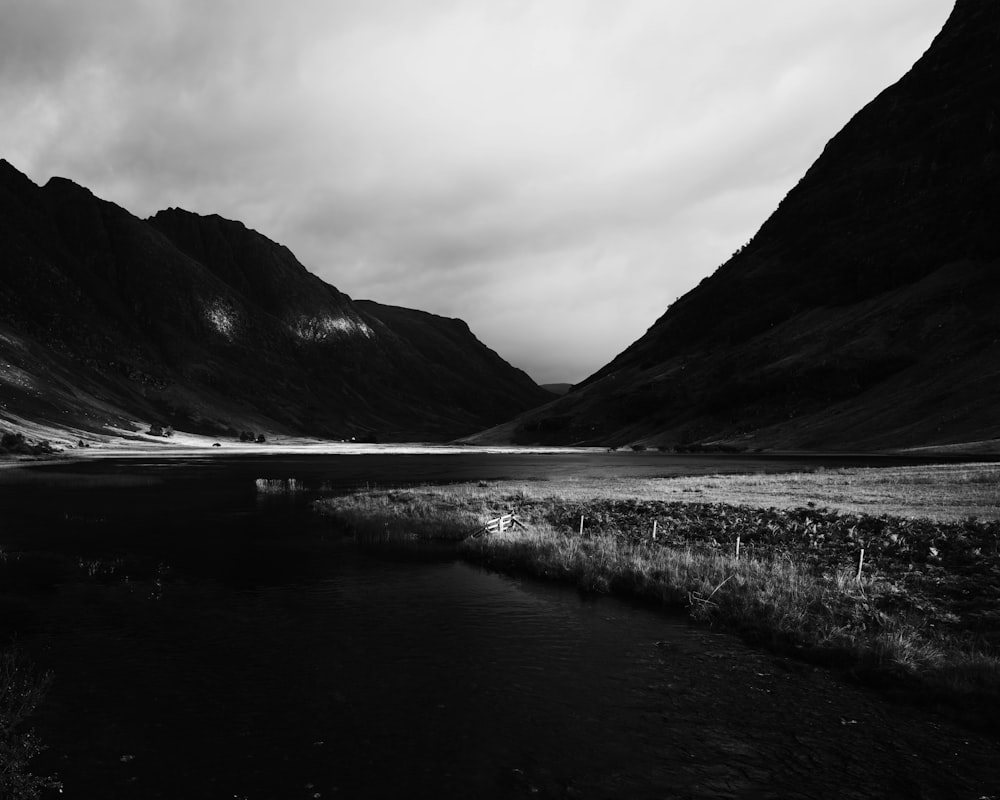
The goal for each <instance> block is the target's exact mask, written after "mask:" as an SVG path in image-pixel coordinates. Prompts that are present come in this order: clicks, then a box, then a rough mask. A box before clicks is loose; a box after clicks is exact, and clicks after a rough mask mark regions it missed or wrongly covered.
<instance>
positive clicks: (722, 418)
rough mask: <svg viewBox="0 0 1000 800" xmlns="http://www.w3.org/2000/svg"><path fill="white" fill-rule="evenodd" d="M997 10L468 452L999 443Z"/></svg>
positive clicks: (982, 16)
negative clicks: (484, 445) (490, 443)
mask: <svg viewBox="0 0 1000 800" xmlns="http://www.w3.org/2000/svg"><path fill="white" fill-rule="evenodd" d="M998 54H1000V3H997V2H995V0H958V2H957V4H956V6H955V8H954V10H953V12H952V15H951V17H950V18H949V20H948V22H947V23H946V25H945V27H944V29H943V30H942V31H941V33H940V34H939V35H938V36H937V37H936V39H935V40H934V42H933V44H932V45H931V47H930V48H929V49H928V51H927V52H926V53H925V54H924V56H923V57H922V58H921V59H920V60H919V61H918V62H917V64H916V65H914V67H913V68H912V69H911V70H910V72H909V73H908V74H907V75H905V76H904V77H903V78H902V79H901V80H900V81H899V82H898V83H896V84H895V85H894V86H892V87H890V88H888V89H886V90H885V91H884V92H882V93H881V94H880V95H879V96H878V97H877V98H876V99H875V100H874V101H873V102H871V103H870V104H869V105H867V106H866V107H865V108H864V109H862V110H861V111H860V112H859V113H858V114H857V115H856V116H855V117H854V118H853V119H852V120H851V121H850V122H849V123H848V124H847V126H846V127H845V128H844V129H843V130H842V131H840V133H838V134H837V135H836V136H835V137H834V138H833V139H832V140H831V141H830V142H829V144H828V145H827V146H826V149H825V150H824V152H823V153H822V155H821V156H820V158H819V159H818V160H817V161H816V163H815V164H813V166H812V167H811V168H810V169H809V170H808V172H807V173H806V175H805V176H804V177H803V178H802V180H801V181H800V182H799V184H798V185H797V186H796V187H795V188H794V189H793V190H792V191H790V192H789V193H788V195H787V196H786V197H785V199H784V200H783V201H782V202H781V204H780V205H779V206H778V208H777V210H776V211H775V212H774V213H773V215H772V216H771V217H770V219H768V220H767V221H766V222H765V223H764V225H763V226H762V227H761V228H760V230H759V231H758V233H757V234H756V236H754V238H753V240H752V241H751V242H749V243H748V244H747V245H746V246H745V247H744V248H741V250H740V251H739V252H738V253H736V254H735V255H734V256H733V257H732V258H731V259H730V260H729V261H728V262H726V263H725V264H723V265H722V266H721V267H720V268H719V269H718V270H717V271H716V272H715V274H713V275H712V276H711V277H710V278H707V279H706V280H704V281H702V283H701V284H700V285H699V286H698V287H697V288H695V289H694V290H692V291H691V292H689V293H688V294H686V295H685V296H683V297H682V298H680V299H679V300H678V301H677V302H675V303H674V304H673V305H672V306H671V307H670V308H669V309H668V310H667V311H666V313H665V314H664V315H663V316H662V317H661V318H660V319H658V320H657V321H656V322H655V324H654V325H653V326H652V327H651V328H650V329H649V330H648V331H647V332H646V334H645V335H644V336H643V337H642V338H640V339H639V340H638V341H637V342H635V343H634V344H633V345H631V346H630V347H629V348H627V349H626V350H625V351H624V352H623V353H621V354H620V355H619V356H618V357H616V358H615V359H614V360H613V361H612V362H611V363H610V364H608V365H607V366H605V367H604V368H602V369H601V370H599V371H598V372H597V373H595V374H594V375H592V376H591V377H589V378H588V379H587V380H586V381H584V382H583V383H581V384H578V385H577V386H576V387H574V389H573V391H571V392H570V393H569V394H568V395H567V396H566V397H564V398H562V399H560V400H558V401H555V402H551V403H549V404H547V405H546V406H544V407H542V408H540V409H538V410H535V411H531V412H529V413H527V414H525V415H523V416H521V417H519V418H517V419H516V420H514V421H513V422H511V423H508V424H506V425H504V426H501V427H500V428H497V429H495V430H492V431H488V432H486V433H484V434H483V435H481V436H480V437H478V440H479V441H483V440H504V441H507V440H513V441H517V442H548V443H594V444H615V445H617V444H627V443H644V444H656V445H678V444H679V445H687V444H692V443H694V444H712V443H720V442H722V443H730V444H739V445H745V446H753V447H756V446H763V447H799V448H837V449H842V448H886V447H900V446H910V445H924V444H945V443H951V442H962V441H972V440H976V439H988V438H994V437H1000V314H998V312H997V309H998V308H1000V58H998Z"/></svg>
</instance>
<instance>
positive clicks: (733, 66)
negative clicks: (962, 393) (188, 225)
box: [0, 0, 952, 381]
mask: <svg viewBox="0 0 1000 800" xmlns="http://www.w3.org/2000/svg"><path fill="white" fill-rule="evenodd" d="M951 5H952V3H951V0H878V2H872V0H814V2H810V3H789V2H786V1H783V0H759V2H755V3H747V2H744V1H743V0H718V1H717V2H713V3H704V2H699V1H698V0H676V2H670V3H664V2H662V0H630V2H625V3H607V2H603V0H531V1H529V0H426V1H425V0H422V1H421V2H420V3H413V2H409V1H408V0H297V1H294V2H288V3H284V4H281V6H280V7H277V6H275V5H274V4H273V3H270V2H267V3H265V2H263V0H240V1H239V2H237V0H218V1H216V2H212V3H203V2H197V1H196V0H174V1H173V2H170V1H169V0H164V1H163V2H154V1H153V0H142V1H141V2H140V1H136V2H128V1H127V0H88V2H86V3H81V2H76V1H75V0H0V19H2V20H3V25H2V27H0V113H2V115H3V119H4V125H3V126H2V127H0V156H2V157H5V158H7V159H8V160H9V161H11V162H12V163H13V164H14V165H15V166H17V167H18V168H19V169H21V170H22V171H25V172H27V173H28V174H29V176H30V177H32V178H33V179H34V180H36V181H39V182H42V181H44V180H46V179H47V178H48V177H50V176H52V175H62V176H65V177H69V178H71V179H73V180H75V181H77V182H79V183H82V184H84V185H86V186H88V187H89V188H91V189H92V190H93V191H94V192H95V193H96V194H98V195H99V196H102V197H105V198H106V199H109V200H113V201H115V202H117V203H120V204H121V205H123V206H125V207H126V208H129V209H130V210H132V211H133V212H134V213H137V214H139V215H142V216H146V215H149V214H152V213H154V212H155V211H156V210H158V209H160V208H165V207H168V206H181V207H184V208H187V209H189V210H192V211H197V212H200V213H220V214H222V215H224V216H227V217H230V218H235V219H240V220H242V221H244V222H246V223H247V224H248V225H250V226H251V227H254V228H256V229H257V230H259V231H261V232H262V233H265V234H266V235H268V236H270V237H271V238H273V239H275V240H277V241H280V242H282V243H283V244H286V245H288V246H289V247H290V248H291V249H292V250H293V251H294V252H295V253H296V255H297V256H298V257H299V258H300V260H301V261H302V262H303V263H304V264H305V265H306V266H307V267H308V268H309V269H310V270H312V271H313V272H315V273H317V274H319V275H320V276H321V277H323V278H324V279H326V280H327V281H329V282H330V283H333V284H334V285H336V286H337V287H338V288H340V289H341V290H343V291H345V292H347V293H349V294H351V295H352V296H355V297H369V298H371V299H375V300H379V301H380V302H385V303H392V304H397V305H406V306H411V307H417V308H422V309H424V310H427V311H432V312H435V313H440V314H444V315H447V316H460V317H463V318H464V319H466V320H467V321H468V322H469V323H470V325H471V327H472V329H473V331H474V332H475V333H476V334H477V335H479V337H480V338H482V339H483V340H484V341H485V342H486V343H487V344H489V345H490V346H491V347H493V348H494V349H496V350H498V351H499V352H500V353H501V355H503V356H504V357H505V358H507V359H508V360H510V361H511V362H513V363H514V364H516V365H518V366H520V367H523V368H524V369H526V370H527V371H528V372H529V373H530V374H532V376H533V377H535V378H536V379H538V380H540V381H558V380H570V381H576V380H580V379H582V378H583V377H585V376H586V375H587V374H589V373H590V372H592V371H594V370H596V369H597V368H599V367H600V366H602V365H603V364H604V363H605V362H607V361H608V360H610V359H611V358H612V357H613V356H614V355H615V354H617V353H618V352H619V351H621V350H622V349H623V348H624V347H626V346H627V345H628V344H629V343H631V342H632V341H633V340H634V339H636V338H637V337H638V336H640V335H641V334H642V333H643V332H644V331H645V330H646V328H647V327H648V326H649V325H650V324H652V322H653V321H654V320H655V319H656V318H657V317H658V316H659V315H660V314H661V313H662V312H663V311H664V309H665V308H666V306H667V305H668V304H669V303H670V302H671V301H672V300H673V299H674V298H676V297H677V296H678V295H680V294H682V293H684V292H685V291H687V290H688V289H690V288H691V287H693V286H694V285H695V284H697V283H698V281H699V280H700V279H701V278H703V277H704V276H705V275H707V274H709V273H710V272H711V271H712V270H713V269H714V268H715V267H716V266H718V265H719V264H720V263H721V262H722V261H723V260H724V259H725V258H726V257H727V256H728V255H729V254H730V253H731V252H732V251H733V250H735V249H736V248H737V247H739V246H740V245H741V244H743V243H744V242H745V241H746V240H747V239H749V238H750V236H751V235H752V234H753V233H754V231H755V230H756V228H757V227H758V226H759V225H760V224H761V223H762V222H763V221H764V219H765V218H766V217H767V216H768V214H769V213H770V212H771V211H772V210H773V208H774V207H775V206H776V205H777V202H778V201H779V200H780V199H781V197H782V196H783V195H784V194H785V192H787V191H788V189H789V188H791V186H793V185H794V183H795V182H796V181H797V180H798V178H799V177H800V176H801V175H802V173H803V172H804V171H805V169H806V168H807V167H808V166H809V164H810V163H811V162H812V161H813V160H814V159H815V157H816V156H817V155H818V154H819V152H820V151H821V149H822V147H823V145H824V144H825V142H826V141H827V140H828V139H829V138H830V137H831V136H832V135H833V134H834V133H835V132H836V131H837V130H838V129H839V128H840V127H841V126H842V125H843V124H844V123H845V122H846V121H847V120H848V119H849V118H850V116H851V115H852V114H853V113H854V112H855V111H857V110H858V109H859V108H860V107H861V106H862V105H863V104H865V103H866V102H868V101H869V100H870V99H872V98H873V97H874V96H875V95H876V94H877V93H878V92H879V91H880V90H881V89H882V88H884V87H885V86H886V85H888V84H889V83H891V82H893V81H894V80H896V79H897V78H899V77H900V76H901V75H902V74H903V73H904V72H905V71H906V70H907V69H908V68H909V66H910V65H911V64H912V63H913V62H914V61H915V60H916V59H917V57H919V55H920V54H921V53H922V52H923V50H925V49H926V47H927V46H928V45H929V43H930V41H931V39H932V38H933V36H934V34H935V33H936V32H937V31H938V30H939V29H940V27H941V25H942V24H943V22H944V20H945V19H946V17H947V15H948V13H949V11H950V9H951Z"/></svg>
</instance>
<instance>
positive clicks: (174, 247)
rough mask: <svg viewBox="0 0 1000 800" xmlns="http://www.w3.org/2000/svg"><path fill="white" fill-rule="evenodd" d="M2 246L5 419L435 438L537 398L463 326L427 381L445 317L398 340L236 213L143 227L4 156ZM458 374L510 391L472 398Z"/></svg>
mask: <svg viewBox="0 0 1000 800" xmlns="http://www.w3.org/2000/svg"><path fill="white" fill-rule="evenodd" d="M0 253H2V254H3V258H2V260H0V366H2V369H0V393H2V394H0V416H7V417H9V418H13V417H22V418H25V419H29V420H35V421H44V422H47V423H49V424H55V425H59V424H64V425H66V426H75V427H82V428H85V429H92V430H95V429H99V428H100V427H101V426H103V425H106V424H114V425H127V422H128V420H132V419H147V420H161V421H163V422H166V423H170V424H173V425H174V426H175V427H183V428H188V429H195V430H212V431H219V430H225V429H227V428H236V429H242V428H253V429H261V428H263V429H266V430H271V431H283V432H297V433H313V434H326V435H333V436H350V435H360V434H367V433H370V432H376V433H377V435H379V437H380V438H391V439H411V438H435V439H440V438H450V437H453V436H454V435H457V434H460V433H463V432H468V431H469V430H473V429H475V428H477V427H482V425H483V424H489V423H490V422H496V421H498V420H500V419H503V418H504V417H507V416H509V415H510V414H512V413H517V412H518V411H520V410H523V409H525V408H528V407H530V406H532V405H534V404H537V403H539V402H542V401H543V400H544V399H547V395H546V393H545V392H544V391H542V390H541V389H539V388H538V387H537V386H536V385H535V384H534V383H533V382H532V381H531V380H530V379H528V378H527V376H526V375H524V373H522V372H521V371H520V370H516V369H514V368H513V367H511V366H510V365H509V364H507V363H506V362H504V361H503V360H502V359H500V358H499V357H498V356H496V354H495V353H492V351H489V350H487V349H486V348H485V347H484V346H483V345H482V344H481V343H480V342H479V341H478V340H477V339H476V338H475V337H474V336H473V335H472V333H471V332H469V330H468V328H467V327H465V328H463V330H462V331H459V332H456V333H454V334H453V335H452V337H453V341H452V344H451V349H452V350H453V351H454V357H453V358H452V360H453V362H454V363H455V366H456V369H455V371H454V372H452V373H448V374H436V381H434V382H433V383H430V382H428V381H427V380H426V376H427V375H428V374H430V373H432V372H434V371H435V370H437V369H438V364H437V362H436V361H435V360H434V359H428V357H427V356H426V355H424V354H423V352H424V351H425V350H426V348H425V347H424V340H425V339H431V340H433V338H434V337H437V336H438V335H439V334H438V328H439V327H441V326H451V324H452V322H451V321H445V320H440V318H436V317H433V316H432V315H423V316H422V317H419V319H420V320H422V324H421V323H414V324H413V325H410V326H409V328H408V331H407V333H406V335H400V334H398V333H396V332H394V331H393V330H392V329H391V328H389V327H388V326H386V325H384V324H383V323H382V322H381V321H379V320H378V319H377V318H376V317H374V316H370V315H369V314H367V313H365V312H364V311H362V310H361V309H359V308H358V306H357V305H356V304H355V303H354V302H353V301H352V300H351V299H350V298H349V297H348V296H347V295H345V294H343V293H341V292H339V291H337V290H336V289H335V288H333V287H332V286H329V285H328V284H326V283H324V282H323V281H321V280H320V279H319V278H317V277H316V276H314V275H312V274H310V273H309V272H308V271H307V270H306V269H305V268H304V267H303V266H302V265H301V264H300V263H299V262H298V261H297V260H296V259H295V257H294V256H293V255H292V253H291V252H290V251H289V250H288V249H287V248H285V247H282V246H281V245H278V244H276V243H274V242H272V241H270V240H269V239H267V238H266V237H264V236H262V235H260V234H258V233H256V232H255V231H252V230H249V229H247V228H246V227H245V226H243V225H242V224H240V223H238V222H231V221H228V220H224V219H222V218H220V217H215V216H213V217H201V216H198V215H195V214H190V213H188V212H184V211H180V210H177V209H171V210H168V211H164V212H160V213H159V214H157V215H156V216H155V217H153V218H152V219H151V220H148V221H142V220H139V219H137V218H136V217H134V216H132V215H131V214H129V213H128V212H127V211H125V210H124V209H122V208H120V207H118V206H116V205H114V204H112V203H108V202H105V201H102V200H99V199H97V198H95V197H94V196H93V195H92V194H91V193H90V192H88V191H87V190H86V189H83V188H81V187H79V186H77V185H75V184H73V183H71V182H70V181H66V180H62V179H53V180H52V181H50V182H49V183H48V184H47V185H46V186H45V187H44V188H39V187H37V186H35V184H33V183H32V182H31V181H30V180H28V179H27V178H26V177H25V176H24V175H22V174H21V173H19V172H18V171H17V170H15V169H14V168H13V167H11V166H10V165H9V164H7V163H6V162H2V161H0ZM407 336H412V337H414V339H413V341H411V340H410V339H409V338H407ZM463 349H464V351H465V353H464V355H465V359H464V362H463V361H462V360H461V359H460V358H459V357H458V355H457V354H458V353H460V352H462V351H463ZM3 365H6V366H3ZM463 366H464V367H467V368H469V369H470V370H471V371H472V373H474V374H475V375H477V376H480V375H488V376H489V381H484V382H483V383H484V384H488V383H493V384H503V385H504V386H505V387H506V390H505V392H504V393H502V394H499V395H498V394H497V393H495V392H490V391H489V390H488V389H487V388H486V386H485V385H484V388H483V389H482V391H480V392H478V393H477V392H475V391H472V390H470V386H469V381H468V380H467V379H466V376H464V375H463V374H461V370H462V368H463Z"/></svg>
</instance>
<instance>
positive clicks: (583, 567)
mask: <svg viewBox="0 0 1000 800" xmlns="http://www.w3.org/2000/svg"><path fill="white" fill-rule="evenodd" d="M998 477H1000V467H997V466H994V465H971V466H970V465H962V466H955V465H948V466H934V467H904V468H887V469H844V470H836V471H829V472H815V473H803V474H790V475H743V476H740V475H730V476H709V477H701V478H672V479H636V480H620V481H617V480H613V481H598V480H583V481H560V482H545V481H538V482H499V483H489V484H487V483H479V484H460V485H450V486H424V487H417V488H410V489H405V490H391V489H379V490H369V491H366V492H360V493H357V494H354V495H349V496H346V497H339V498H332V499H329V500H324V501H320V510H321V511H323V512H324V513H327V514H330V515H332V516H333V517H334V518H336V519H337V520H338V521H339V522H340V523H341V524H343V525H344V526H346V527H347V528H348V529H350V530H352V531H353V532H354V534H355V535H356V536H357V537H358V538H359V539H360V540H362V541H367V542H370V543H400V542H410V543H413V542H417V543H419V542H420V541H422V540H427V539H446V540H452V541H455V542H457V545H456V548H457V552H459V553H460V554H461V555H462V556H463V557H464V558H467V559H469V560H472V561H476V562H479V563H483V564H486V565H489V566H490V567H492V568H495V569H498V570H503V571H509V572H522V573H530V574H534V575H538V576H543V577H546V578H551V579H556V580H561V581H566V582H571V583H573V584H575V585H577V586H579V587H580V588H581V589H583V590H586V591H594V592H609V593H615V594H621V595H627V596H632V597H638V598H643V599H646V600H649V601H652V602H655V603H658V604H663V605H665V606H670V607H684V608H686V609H687V610H688V611H689V613H690V614H691V616H692V617H693V618H694V619H696V620H699V621H703V622H706V623H711V624H714V625H717V626H723V627H727V628H730V629H733V630H736V631H739V632H741V633H743V634H744V635H745V636H747V637H748V638H750V639H752V640H753V641H755V642H757V643H763V644H765V645H767V646H771V647H775V648H777V649H780V650H782V651H784V652H792V653H797V654H799V655H800V656H802V657H804V658H807V659H810V660H813V661H819V662H822V663H830V664H835V665H838V666H840V667H843V668H846V669H849V670H851V671H852V672H853V673H855V674H856V675H858V676H860V677H863V678H865V679H867V680H870V681H874V682H879V683H887V684H889V685H892V686H895V687H902V688H908V689H912V690H914V691H915V693H918V694H920V695H921V696H923V697H924V698H925V699H926V698H938V699H940V700H942V701H943V702H945V703H947V704H948V705H950V706H952V707H955V708H959V709H965V710H966V711H967V712H969V713H970V714H972V715H974V716H976V717H977V718H978V719H979V721H980V722H984V723H987V724H989V721H990V720H991V719H992V720H994V724H995V719H996V716H997V715H996V712H997V711H998V710H1000V658H998V648H1000V522H997V519H998V508H997V480H998ZM505 512H513V513H515V514H517V515H518V517H519V518H520V519H521V520H522V521H523V522H524V524H525V525H526V526H527V530H512V531H508V532H505V533H503V534H488V535H477V534H478V533H479V531H480V530H481V528H482V525H483V523H484V522H485V521H486V520H487V519H490V518H492V517H495V516H498V515H499V514H501V513H505ZM581 517H582V518H583V532H582V534H581V532H580V523H581ZM654 522H655V523H656V535H655V538H654V528H653V523H654ZM737 541H739V547H740V552H739V557H738V558H737ZM862 551H864V556H862ZM859 568H860V570H859ZM859 571H860V577H859Z"/></svg>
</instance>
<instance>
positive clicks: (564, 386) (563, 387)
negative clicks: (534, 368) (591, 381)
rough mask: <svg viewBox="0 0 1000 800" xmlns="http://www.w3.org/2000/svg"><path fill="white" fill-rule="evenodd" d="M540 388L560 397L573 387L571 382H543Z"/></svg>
mask: <svg viewBox="0 0 1000 800" xmlns="http://www.w3.org/2000/svg"><path fill="white" fill-rule="evenodd" d="M542 388H543V389H544V390H545V391H547V392H552V394H557V395H559V396H560V397H561V396H562V395H564V394H566V392H568V391H569V390H570V389H572V388H573V384H572V383H543V384H542Z"/></svg>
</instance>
